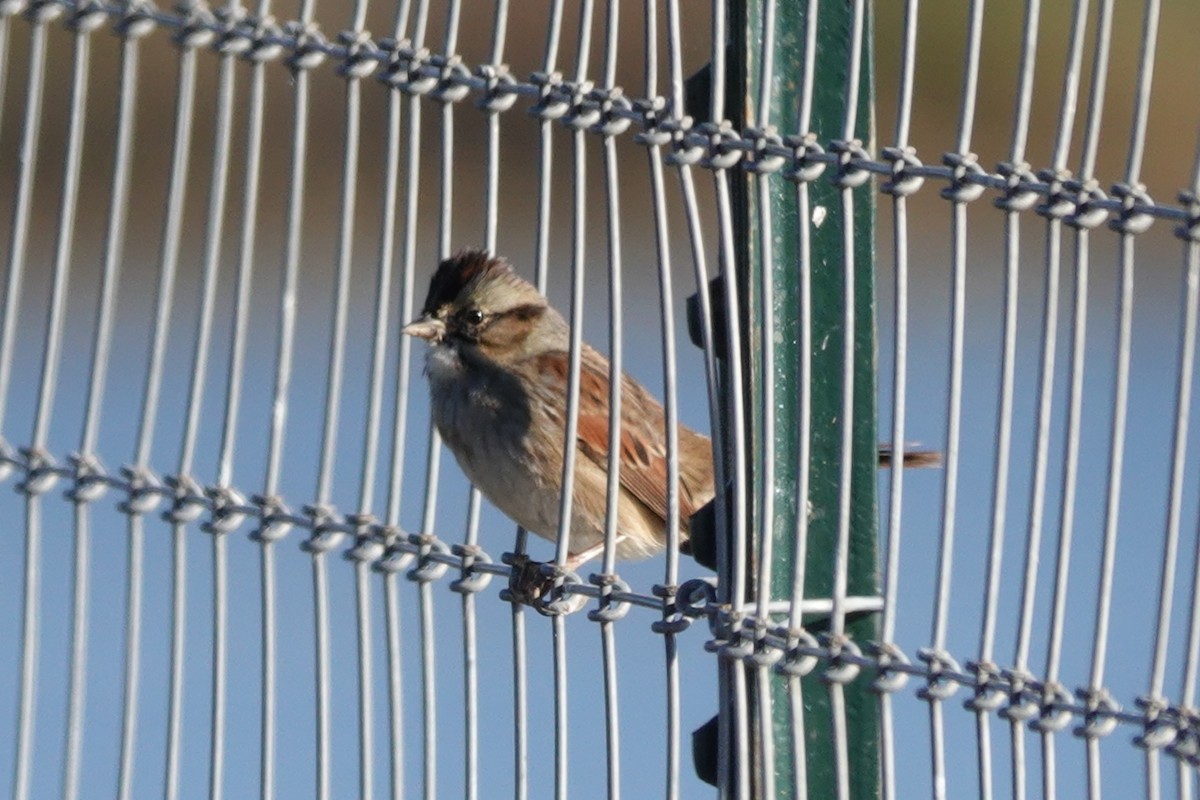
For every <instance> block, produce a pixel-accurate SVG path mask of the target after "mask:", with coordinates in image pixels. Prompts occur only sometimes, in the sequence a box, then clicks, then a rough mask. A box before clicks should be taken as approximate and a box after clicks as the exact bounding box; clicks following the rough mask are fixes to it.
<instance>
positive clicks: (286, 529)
mask: <svg viewBox="0 0 1200 800" xmlns="http://www.w3.org/2000/svg"><path fill="white" fill-rule="evenodd" d="M250 502H251V503H253V504H254V505H256V506H258V518H259V524H258V527H257V528H255V529H254V531H253V532H251V534H250V538H251V539H253V540H254V541H256V542H261V543H262V544H267V543H269V542H277V541H279V540H280V539H282V538H283V537H285V536H287V535H288V533H290V532H291V530H292V520H291V516H292V512H291V510H290V509H289V508H288V507H287V506H286V505H284V503H283V498H282V497H280V496H279V495H274V494H273V495H261V494H256V495H254V496H253V497H251V498H250Z"/></svg>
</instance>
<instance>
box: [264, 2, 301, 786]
mask: <svg viewBox="0 0 1200 800" xmlns="http://www.w3.org/2000/svg"><path fill="white" fill-rule="evenodd" d="M312 15H313V2H312V0H302V2H301V4H300V20H299V21H300V24H301V25H305V26H307V25H309V24H310V23H311V22H312ZM289 66H290V67H291V78H292V84H293V95H292V97H293V111H292V125H291V130H292V142H291V159H290V165H289V174H288V196H287V201H286V202H287V205H286V211H285V223H284V255H283V268H282V274H281V276H280V288H279V339H278V342H277V344H276V352H275V376H274V389H273V400H272V404H271V423H270V434H269V437H268V442H267V467H266V472H265V475H264V478H263V494H262V498H263V501H264V502H266V503H274V502H276V497H277V493H278V488H279V474H280V470H281V467H282V460H283V445H284V439H285V436H286V431H287V412H288V390H289V388H290V386H291V379H292V365H293V354H294V347H295V332H296V293H297V281H298V277H297V276H298V272H299V267H300V246H301V226H302V224H303V213H304V212H303V196H304V178H305V160H306V157H307V151H308V97H309V75H308V70H307V69H306V68H305V67H304V66H303V65H302V64H301V63H299V62H298V61H297V62H294V63H292V64H290V65H289ZM256 538H257V539H258V542H259V545H260V549H259V584H260V593H261V600H260V602H261V609H262V644H261V647H262V701H261V707H260V723H259V724H260V747H261V749H262V753H261V755H260V761H259V795H260V797H261V798H262V800H273V798H274V797H275V757H276V755H275V754H276V720H275V711H276V706H277V702H276V698H277V681H276V673H277V667H278V664H277V658H278V656H277V648H276V618H277V615H276V594H275V548H274V543H275V541H276V540H277V538H278V536H277V535H275V532H274V531H271V530H269V526H268V524H267V523H266V522H265V521H264V524H263V526H262V528H261V529H260V531H259V532H258V534H257V536H256Z"/></svg>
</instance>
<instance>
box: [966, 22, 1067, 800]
mask: <svg viewBox="0 0 1200 800" xmlns="http://www.w3.org/2000/svg"><path fill="white" fill-rule="evenodd" d="M1040 13H1041V3H1040V0H1027V2H1026V6H1025V26H1024V36H1023V37H1022V40H1021V67H1020V75H1019V78H1018V86H1019V88H1018V92H1017V101H1016V107H1015V109H1014V117H1015V119H1014V123H1013V132H1012V144H1011V146H1010V149H1009V163H1010V165H1011V168H1012V169H1013V171H1014V174H1016V171H1017V170H1020V169H1023V168H1024V167H1023V165H1024V161H1025V147H1026V142H1027V140H1028V135H1029V116H1030V107H1031V102H1032V97H1033V78H1034V69H1035V64H1036V60H1037V36H1038V21H1039V15H1040ZM1001 207H1002V208H1003V209H1004V212H1005V213H1004V233H1005V237H1004V248H1005V249H1004V255H1005V281H1004V323H1003V325H1004V327H1003V331H1004V332H1003V344H1002V347H1001V357H1000V361H1001V366H1000V408H999V410H998V413H997V416H996V459H995V476H994V478H993V484H992V519H991V531H990V534H989V539H990V541H989V544H988V569H987V579H986V586H985V589H984V596H985V603H984V611H983V620H982V623H981V627H980V634H979V662H978V663H979V665H981V666H983V667H985V668H986V669H989V670H991V669H993V665H994V649H995V638H996V618H997V613H998V607H999V602H1000V582H1001V571H1000V569H1001V564H1002V560H1003V556H1004V533H1005V523H1006V512H1007V509H1008V481H1009V462H1010V458H1011V452H1012V415H1013V384H1014V379H1015V367H1016V346H1017V308H1018V300H1019V298H1018V294H1017V292H1018V288H1019V281H1020V235H1021V233H1020V231H1021V227H1020V226H1021V220H1020V216H1019V212H1020V211H1021V210H1022V209H1021V208H1020V207H1019V206H1018V205H1017V204H1016V203H1008V204H1006V205H1002V206H1001ZM1054 274H1055V278H1056V280H1055V281H1054V283H1055V291H1053V292H1050V293H1048V296H1049V295H1053V303H1054V307H1055V309H1057V269H1055V270H1054ZM1047 302H1051V301H1050V300H1048V301H1047ZM1054 313H1055V312H1053V311H1052V312H1050V315H1051V316H1053V315H1054ZM1049 330H1053V329H1052V328H1050V329H1049ZM1040 533H1041V527H1040V526H1038V527H1037V528H1036V529H1033V530H1031V532H1030V534H1031V535H1030V538H1029V541H1028V543H1027V545H1026V551H1025V553H1026V560H1025V564H1026V571H1025V584H1024V585H1025V593H1024V595H1023V604H1022V608H1030V609H1031V608H1032V606H1031V605H1026V603H1028V604H1031V603H1032V601H1033V599H1034V594H1033V591H1034V588H1035V587H1036V580H1037V571H1036V565H1037V563H1038V554H1039V552H1040V550H1041V536H1040ZM980 674H981V675H982V674H983V673H980ZM974 710H975V727H976V747H977V756H976V757H977V759H978V762H979V793H980V796H981V797H982V798H985V799H986V800H990V798H991V797H992V788H993V780H992V748H991V738H992V737H991V714H990V712H989V710H988V709H987V708H986V707H985V706H984V705H983V704H976V705H975V707H974ZM1014 724H1015V725H1017V728H1019V723H1017V722H1015V721H1014ZM1009 733H1010V737H1017V738H1023V736H1022V734H1021V733H1020V732H1019V731H1018V730H1017V729H1016V728H1010V731H1009ZM1017 746H1018V747H1023V746H1024V742H1023V741H1022V742H1021V743H1020V744H1018V745H1017Z"/></svg>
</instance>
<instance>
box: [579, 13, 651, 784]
mask: <svg viewBox="0 0 1200 800" xmlns="http://www.w3.org/2000/svg"><path fill="white" fill-rule="evenodd" d="M619 10H620V4H619V2H617V0H608V4H607V12H608V13H607V15H606V19H605V28H606V34H605V47H604V65H603V72H604V77H603V86H602V88H603V89H609V88H611V87H614V86H616V81H617V43H618V37H619V34H620V22H619V19H620V18H619ZM589 21H590V18H589ZM603 145H604V149H603V166H604V189H605V199H606V201H607V208H606V212H607V213H606V215H605V216H606V220H607V223H608V225H607V228H608V278H609V285H608V298H609V307H608V334H609V339H608V347H609V369H608V391H609V394H608V465H607V466H608V475H607V487H606V492H605V501H606V502H605V506H606V507H605V525H604V555H603V566H602V567H601V586H600V608H601V611H599V612H596V614H597V618H598V619H599V621H600V645H601V657H602V672H603V675H604V712H605V713H604V738H605V745H606V754H607V780H608V796H609V798H611V799H612V800H618V799H619V798H620V796H621V728H620V705H619V698H618V694H617V641H616V631H615V630H614V629H613V620H612V619H610V618H606V617H605V616H603V609H604V608H605V606H606V605H607V604H608V602H609V597H608V594H609V593H611V590H612V584H611V583H608V582H607V581H605V580H604V579H605V578H607V577H609V576H613V574H614V573H615V571H616V558H617V535H618V531H617V516H618V512H619V509H618V501H619V499H620V496H621V436H622V433H623V430H622V427H623V426H622V418H623V417H622V393H621V389H622V383H623V378H624V375H625V373H624V352H623V350H624V344H623V336H624V318H623V316H622V308H621V303H622V285H621V270H622V258H621V255H622V253H621V218H620V213H621V195H620V182H619V180H620V179H619V175H618V170H617V143H616V140H615V139H614V138H613V136H611V135H604V136H603ZM664 535H665V531H664Z"/></svg>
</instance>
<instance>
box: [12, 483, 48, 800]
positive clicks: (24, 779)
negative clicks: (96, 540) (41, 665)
mask: <svg viewBox="0 0 1200 800" xmlns="http://www.w3.org/2000/svg"><path fill="white" fill-rule="evenodd" d="M41 531H42V506H41V503H40V502H39V501H38V498H37V496H36V495H33V494H27V495H26V496H25V572H24V584H23V589H24V605H23V613H22V616H21V684H20V685H21V689H20V693H21V694H20V697H21V699H20V703H21V705H20V710H19V711H18V715H17V756H16V765H15V768H14V770H13V798H14V800H28V798H29V783H30V779H31V775H30V774H31V772H32V771H33V730H34V725H33V721H34V714H33V712H34V703H35V700H36V694H37V663H38V634H37V632H38V625H39V620H40V618H41V608H40V604H39V602H38V597H39V593H40V591H41V569H40V565H41V558H42V544H41V539H42V534H41Z"/></svg>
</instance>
